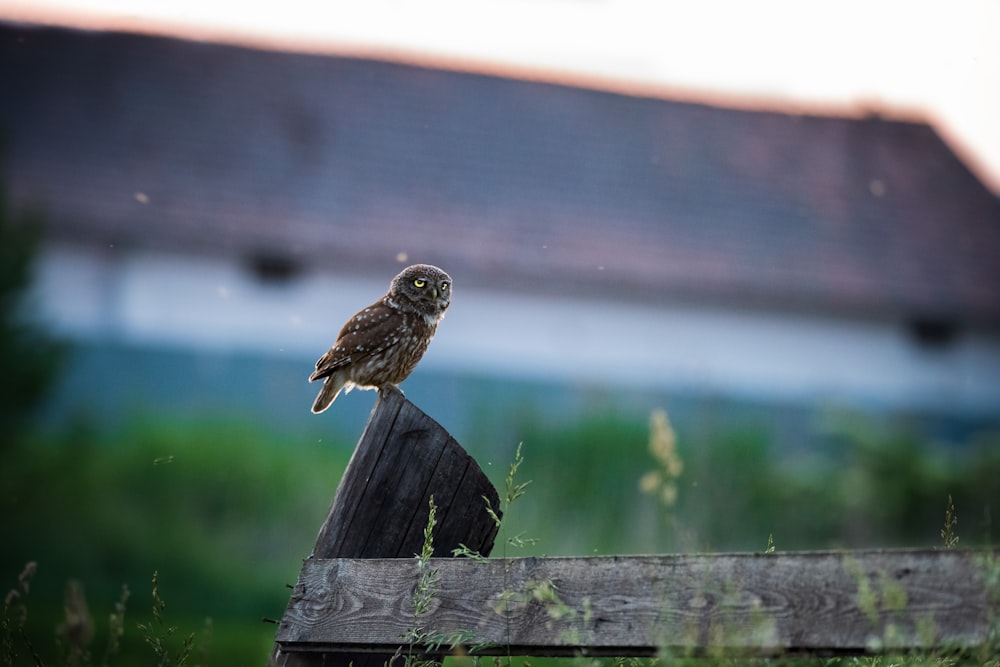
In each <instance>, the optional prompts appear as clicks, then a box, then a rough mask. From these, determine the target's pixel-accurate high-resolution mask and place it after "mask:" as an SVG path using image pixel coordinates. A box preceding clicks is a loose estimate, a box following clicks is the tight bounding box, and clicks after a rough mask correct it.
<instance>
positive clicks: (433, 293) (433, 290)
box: [431, 287, 439, 299]
mask: <svg viewBox="0 0 1000 667" xmlns="http://www.w3.org/2000/svg"><path fill="white" fill-rule="evenodd" d="M438 294H439V292H438V288H437V287H432V288H431V296H432V297H433V298H435V299H436V298H438Z"/></svg>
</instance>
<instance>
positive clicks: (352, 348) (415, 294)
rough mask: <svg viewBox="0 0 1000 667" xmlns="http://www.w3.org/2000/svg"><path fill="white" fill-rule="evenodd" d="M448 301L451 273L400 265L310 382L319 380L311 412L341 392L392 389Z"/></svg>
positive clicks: (423, 347) (406, 372) (410, 366)
mask: <svg viewBox="0 0 1000 667" xmlns="http://www.w3.org/2000/svg"><path fill="white" fill-rule="evenodd" d="M450 304H451V276H449V275H448V274H447V273H445V272H444V271H442V270H441V269H439V268H437V267H436V266H430V265H429V264H415V265H413V266H409V267H407V268H405V269H403V270H402V271H401V272H400V274H399V275H397V276H396V277H395V278H393V279H392V282H391V283H390V284H389V292H388V293H387V294H386V295H385V296H384V297H382V298H381V299H379V300H378V301H376V302H375V303H373V304H372V305H370V306H368V307H367V308H365V309H363V310H361V311H359V312H358V313H357V314H355V315H354V317H352V318H351V319H349V320H348V321H347V324H345V325H344V328H343V329H341V330H340V333H339V334H338V335H337V342H336V343H334V344H333V347H331V348H330V351H329V352H327V353H326V354H324V355H323V356H322V357H320V359H319V361H317V362H316V370H315V371H313V374H312V375H310V376H309V381H310V382H313V381H314V380H323V388H322V389H320V390H319V395H318V396H317V397H316V401H315V402H314V403H313V406H312V411H313V412H314V413H316V414H319V413H320V412H323V411H324V410H326V409H327V408H328V407H330V404H331V403H333V401H334V399H335V398H337V394H339V393H340V390H341V389H343V390H345V391H350V390H351V389H353V388H354V387H358V388H360V389H382V388H383V387H391V388H396V385H397V384H399V383H400V382H402V381H403V380H405V379H406V377H407V376H408V375H409V374H410V373H411V372H413V369H414V368H416V366H417V362H419V361H420V358H421V357H422V356H424V352H426V351H427V346H428V345H429V344H430V342H431V338H433V337H434V332H435V331H437V325H438V322H440V321H441V318H442V317H444V311H445V310H447V309H448V306H449V305H450Z"/></svg>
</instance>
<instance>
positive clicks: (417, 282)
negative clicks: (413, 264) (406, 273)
mask: <svg viewBox="0 0 1000 667" xmlns="http://www.w3.org/2000/svg"><path fill="white" fill-rule="evenodd" d="M413 284H414V286H416V287H423V286H424V285H426V284H427V281H426V280H424V279H423V278H417V279H416V280H414V281H413Z"/></svg>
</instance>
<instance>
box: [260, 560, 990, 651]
mask: <svg viewBox="0 0 1000 667" xmlns="http://www.w3.org/2000/svg"><path fill="white" fill-rule="evenodd" d="M998 555H1000V551H985V552H972V551H965V550H962V551H959V550H940V551H911V550H901V551H898V550H894V551H856V552H802V553H776V554H717V555H666V556H611V557H596V558H524V559H509V560H504V559H493V560H488V561H485V562H476V561H473V560H469V559H461V558H460V559H447V558H445V559H432V560H431V561H430V567H431V569H432V570H433V571H434V572H435V573H436V574H435V581H436V583H435V585H434V594H433V596H432V599H431V600H430V603H429V606H428V611H427V612H426V613H425V614H423V615H420V616H416V615H415V614H414V606H413V595H414V591H415V589H416V585H417V582H418V578H419V576H420V575H419V573H418V569H417V564H416V561H415V560H412V559H371V560H364V559H361V560H357V559H331V560H307V561H305V563H304V565H303V568H302V572H301V574H300V577H299V581H298V583H297V585H296V587H295V590H294V591H293V593H292V597H291V602H290V604H289V607H288V610H287V612H286V614H285V618H284V620H283V621H282V623H281V625H280V626H279V629H278V633H277V637H276V641H277V642H278V643H279V644H280V645H281V646H282V649H283V650H286V651H323V652H340V651H376V652H392V651H394V650H395V649H396V648H397V647H399V646H400V645H401V644H405V643H406V642H405V641H404V637H405V635H406V634H407V633H408V632H410V631H412V630H414V629H419V630H421V631H422V632H425V633H430V634H433V635H441V636H444V637H445V638H446V639H445V645H444V646H443V647H442V648H441V649H439V650H437V649H436V650H435V651H432V652H447V651H448V644H450V642H451V639H454V638H459V639H460V643H461V644H463V645H465V646H466V647H469V646H473V645H476V644H483V646H481V647H480V648H478V649H476V652H477V653H480V654H484V655H490V654H508V653H510V654H514V655H556V656H572V655H577V654H581V653H582V654H587V655H615V656H644V655H654V654H657V653H658V652H661V651H663V650H666V651H670V652H672V653H673V654H675V655H676V654H703V653H714V652H719V653H726V652H741V653H742V652H750V653H762V654H777V653H783V652H809V653H816V654H825V653H830V654H842V653H862V652H872V651H879V650H896V649H910V648H916V649H929V648H935V647H942V646H964V647H974V646H979V645H982V644H983V643H984V642H986V641H987V638H988V636H989V632H990V629H991V628H992V627H994V626H993V624H994V623H996V622H997V619H998V618H1000V610H998V608H997V604H998V600H1000V591H997V590H995V588H996V583H995V582H996V570H997V568H1000V558H998ZM990 568H992V571H993V578H992V581H993V582H994V583H993V588H994V590H990V589H989V587H988V586H987V583H986V582H987V580H988V579H989V577H988V575H987V573H988V572H989V571H990ZM466 650H468V648H466Z"/></svg>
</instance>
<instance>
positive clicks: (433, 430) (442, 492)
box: [270, 391, 500, 667]
mask: <svg viewBox="0 0 1000 667" xmlns="http://www.w3.org/2000/svg"><path fill="white" fill-rule="evenodd" d="M432 496H433V498H434V504H435V506H436V507H437V514H436V518H437V526H436V528H435V530H434V555H435V556H449V555H451V550H452V549H455V548H457V547H458V546H459V545H460V544H464V545H466V546H467V547H469V548H470V549H473V550H476V551H478V552H479V553H481V554H483V555H487V554H488V553H489V552H490V550H491V549H492V548H493V540H494V539H495V538H496V532H497V526H496V522H495V521H494V520H493V518H492V517H491V516H490V515H489V513H488V512H487V511H486V501H485V500H484V497H485V498H488V499H489V501H490V504H491V505H492V507H493V508H494V509H498V508H499V507H500V499H499V496H498V494H497V491H496V489H495V488H493V485H492V484H490V482H489V480H488V479H487V478H486V475H485V474H484V473H483V471H482V469H481V468H480V467H479V465H478V464H477V463H476V462H475V460H474V459H473V458H472V457H471V456H469V455H468V454H467V453H466V452H465V450H463V449H462V447H461V445H459V444H458V442H457V441H456V440H455V439H454V438H452V437H451V435H450V434H449V433H448V432H447V431H446V430H445V429H444V428H442V427H441V426H440V425H439V424H438V423H437V422H435V421H434V420H433V419H431V418H430V417H428V416H427V415H426V414H424V413H423V412H422V411H421V410H420V409H419V408H417V407H416V406H415V405H413V404H412V403H410V402H409V401H408V400H406V398H404V397H403V395H402V394H401V393H399V392H392V391H390V392H385V393H380V395H379V398H378V401H377V402H376V403H375V408H374V409H373V410H372V413H371V416H370V417H369V418H368V424H367V426H366V427H365V431H364V433H363V434H362V436H361V439H360V440H359V441H358V446H357V448H356V449H355V450H354V455H353V456H352V457H351V460H350V463H348V465H347V469H346V470H345V471H344V476H343V478H342V479H341V481H340V485H339V487H338V488H337V493H336V495H335V497H334V499H333V504H332V505H331V507H330V512H329V514H328V515H327V518H326V521H325V522H324V523H323V526H322V528H321V529H320V531H319V535H318V536H317V538H316V545H315V546H314V548H313V552H312V555H311V556H310V559H317V558H411V557H413V556H414V555H415V554H418V553H420V551H421V549H422V547H423V532H424V528H425V527H426V525H427V518H428V515H429V512H430V504H429V503H430V498H431V497H432ZM303 586H304V583H303V582H302V580H301V578H300V580H299V582H298V583H297V584H296V587H295V589H294V590H293V592H292V596H291V600H290V601H289V609H292V608H293V607H294V606H295V601H296V600H297V599H298V598H301V597H302V595H303V594H305V591H304V590H302V587H303ZM359 611H360V610H359ZM294 634H295V627H294V625H293V624H291V623H290V621H289V615H288V613H286V614H285V617H284V618H283V619H282V621H281V623H280V624H279V626H278V632H277V638H276V641H275V645H274V650H273V651H272V653H271V663H270V664H271V665H272V666H274V667H306V666H308V667H319V666H322V667H348V666H349V665H350V664H351V663H353V664H354V667H382V665H384V664H385V663H386V662H387V661H388V660H389V659H390V658H391V657H392V656H391V655H386V654H371V653H367V654H364V653H359V654H343V653H341V654H327V653H322V652H317V651H313V652H309V651H308V650H304V651H302V652H298V651H296V652H288V651H284V650H282V647H281V641H280V639H281V638H282V637H285V638H289V639H292V640H294V639H295V637H294Z"/></svg>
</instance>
